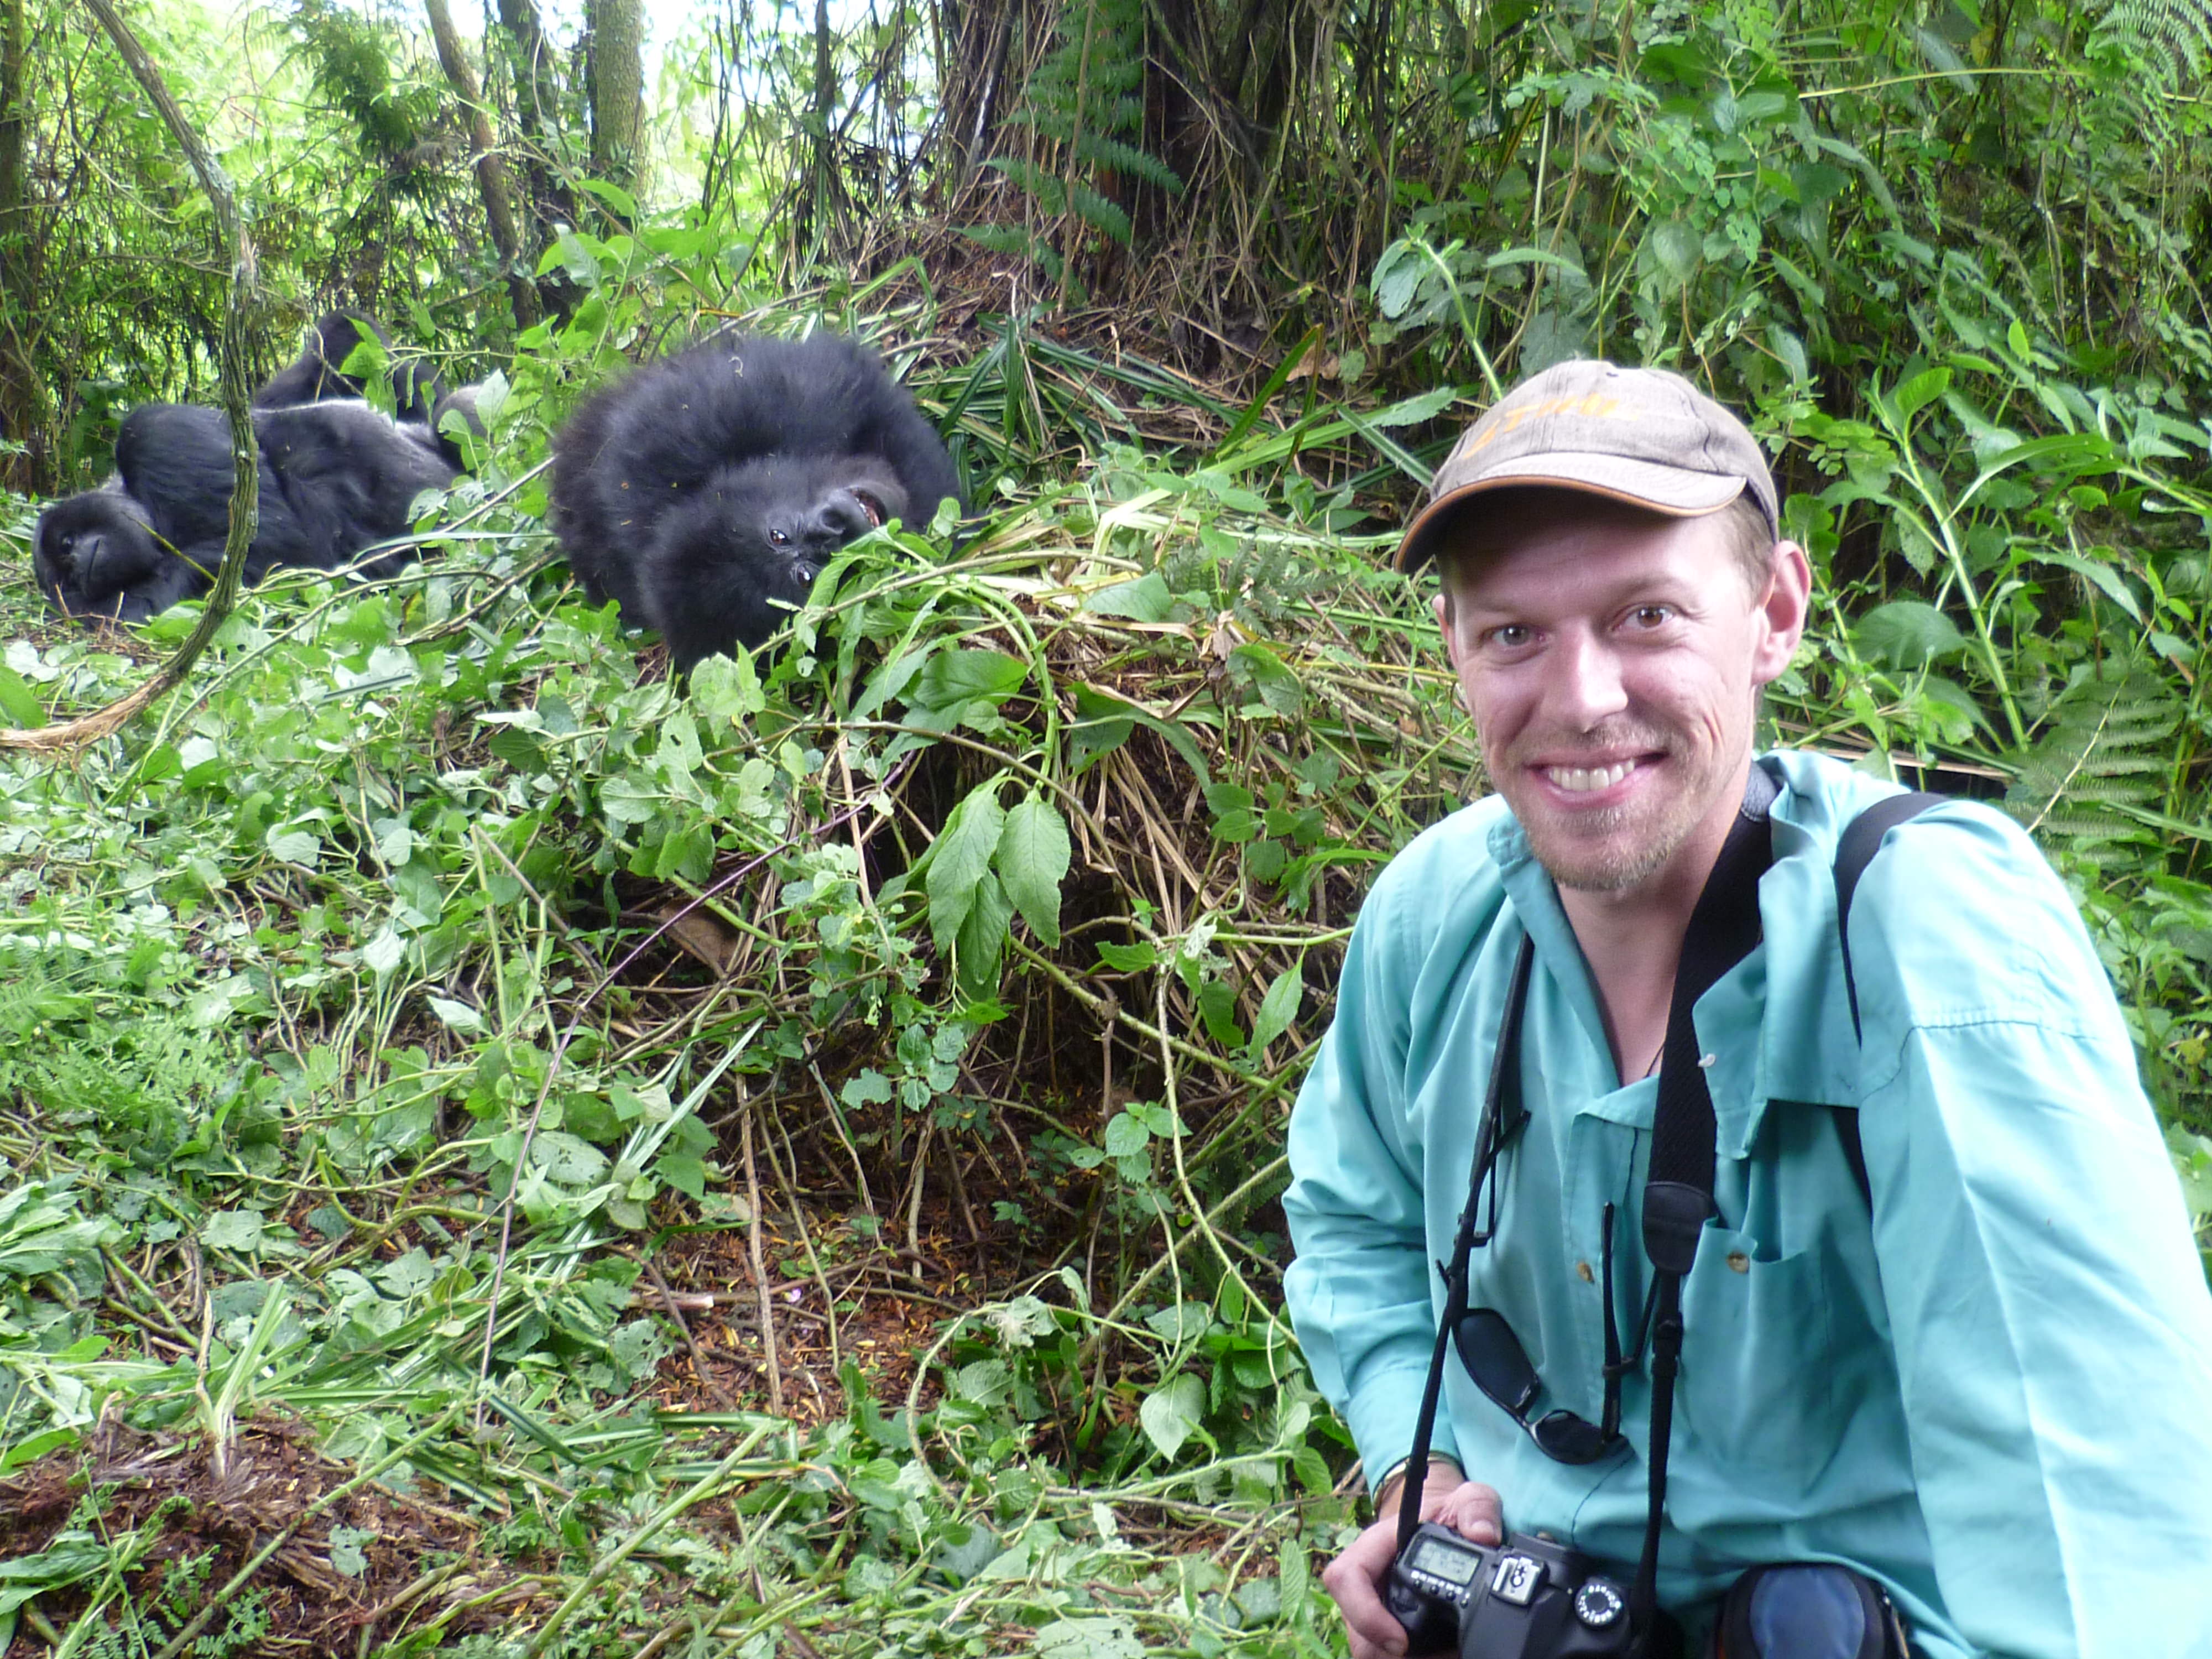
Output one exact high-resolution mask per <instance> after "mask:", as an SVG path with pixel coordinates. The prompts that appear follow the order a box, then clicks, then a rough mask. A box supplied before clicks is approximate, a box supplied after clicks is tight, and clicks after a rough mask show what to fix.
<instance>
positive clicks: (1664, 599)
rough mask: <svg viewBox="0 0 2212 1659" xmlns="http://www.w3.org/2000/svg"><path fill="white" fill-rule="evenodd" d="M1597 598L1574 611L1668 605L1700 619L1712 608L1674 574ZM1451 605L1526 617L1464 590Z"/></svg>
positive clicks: (1627, 583)
mask: <svg viewBox="0 0 2212 1659" xmlns="http://www.w3.org/2000/svg"><path fill="white" fill-rule="evenodd" d="M1596 595H1597V597H1596V598H1595V600H1593V601H1589V602H1587V603H1586V602H1583V601H1581V600H1577V601H1576V602H1575V603H1574V605H1573V608H1574V609H1575V610H1576V611H1584V610H1589V609H1595V610H1599V611H1619V610H1622V609H1624V608H1626V607H1628V606H1631V605H1672V606H1674V609H1676V610H1677V611H1684V612H1686V613H1689V614H1692V615H1698V616H1702V615H1703V614H1705V611H1707V610H1709V609H1710V608H1711V606H1710V605H1709V604H1707V603H1705V602H1704V601H1703V599H1702V598H1701V596H1700V595H1699V592H1698V590H1697V589H1696V587H1695V586H1693V585H1689V584H1686V583H1685V582H1683V581H1682V580H1681V579H1680V578H1679V577H1676V576H1673V575H1667V576H1658V577H1641V578H1637V579H1634V580H1626V579H1624V580H1620V581H1618V582H1615V583H1613V584H1612V585H1611V586H1604V587H1600V588H1598V589H1597V590H1596ZM1452 603H1453V607H1454V609H1455V611H1460V612H1462V613H1463V614H1465V615H1468V616H1470V617H1502V618H1504V619H1505V620H1508V621H1515V620H1518V619H1520V618H1521V617H1523V616H1525V615H1526V614H1527V613H1526V612H1525V611H1522V610H1520V609H1518V608H1516V607H1514V606H1510V605H1502V604H1499V603H1498V602H1496V601H1494V600H1492V601H1486V600H1485V599H1482V598H1481V597H1480V595H1478V594H1475V593H1473V592H1465V591H1462V592H1459V593H1457V594H1455V596H1454V598H1453V601H1452Z"/></svg>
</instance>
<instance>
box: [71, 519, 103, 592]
mask: <svg viewBox="0 0 2212 1659" xmlns="http://www.w3.org/2000/svg"><path fill="white" fill-rule="evenodd" d="M108 550H109V549H108V545H107V538H106V537H105V536H103V535H101V534H100V532H98V531H97V530H95V531H93V532H90V533H89V534H88V535H83V536H80V537H78V538H76V546H75V547H74V548H72V549H71V550H70V563H71V565H72V566H73V567H74V568H75V570H76V579H77V581H78V583H79V585H80V586H86V587H89V586H92V585H93V582H94V579H95V578H96V577H97V576H98V575H99V573H100V560H101V559H102V558H103V557H105V556H106V554H107V552H108Z"/></svg>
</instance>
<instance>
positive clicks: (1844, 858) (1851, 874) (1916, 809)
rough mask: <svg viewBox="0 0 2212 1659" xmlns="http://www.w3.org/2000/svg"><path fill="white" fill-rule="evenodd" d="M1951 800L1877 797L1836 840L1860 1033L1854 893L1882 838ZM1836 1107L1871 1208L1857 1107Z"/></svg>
mask: <svg viewBox="0 0 2212 1659" xmlns="http://www.w3.org/2000/svg"><path fill="white" fill-rule="evenodd" d="M1946 799H1948V797H1946V796H1943V795H1931V794H1929V793H1925V792H1924V791H1914V792H1913V793H1910V794H1904V795H1892V796H1891V797H1890V798H1889V799H1887V800H1878V801H1876V802H1875V804H1874V805H1871V806H1869V807H1868V808H1867V810H1866V811H1863V812H1862V813H1860V814H1859V815H1858V817H1855V818H1853V819H1852V820H1851V821H1850V823H1847V824H1845V825H1844V833H1843V835H1842V836H1840V837H1839V838H1838V840H1837V842H1836V938H1837V939H1838V941H1840V942H1841V944H1842V945H1843V947H1844V995H1845V996H1847V997H1849V998H1850V1004H1851V1035H1852V1036H1860V1035H1861V1033H1860V1030H1859V987H1858V982H1857V981H1856V980H1854V979H1853V978H1852V977H1851V895H1852V894H1853V893H1855V892H1857V890H1858V885H1859V878H1860V877H1861V876H1863V875H1864V874H1866V868H1867V866H1868V865H1869V864H1871V863H1873V862H1874V855H1875V854H1876V853H1879V852H1880V851H1881V838H1882V837H1883V836H1886V835H1887V834H1888V833H1889V832H1890V831H1891V830H1893V829H1895V828H1897V826H1898V825H1899V824H1900V823H1905V821H1906V820H1907V819H1909V818H1917V817H1919V816H1920V815H1921V814H1922V813H1923V812H1924V811H1927V810H1928V809H1929V807H1931V806H1941V805H1942V804H1943V802H1944V801H1945V800H1946ZM1832 1111H1834V1113H1835V1115H1836V1128H1837V1131H1838V1133H1840V1134H1841V1135H1842V1136H1843V1138H1844V1162H1846V1163H1847V1164H1850V1166H1851V1179H1852V1180H1853V1181H1856V1182H1858V1188H1859V1196H1860V1197H1861V1198H1862V1199H1863V1200H1865V1201H1866V1206H1867V1207H1868V1208H1869V1209H1872V1208H1873V1207H1874V1183H1873V1182H1870V1181H1869V1180H1868V1179H1867V1167H1866V1148H1865V1147H1864V1146H1862V1145H1861V1144H1860V1142H1859V1113H1858V1108H1857V1107H1856V1106H1837V1107H1833V1108H1832Z"/></svg>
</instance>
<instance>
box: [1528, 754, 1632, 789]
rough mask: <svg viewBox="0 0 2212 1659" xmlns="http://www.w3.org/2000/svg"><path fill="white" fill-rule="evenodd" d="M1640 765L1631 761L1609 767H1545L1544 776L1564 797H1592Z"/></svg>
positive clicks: (1616, 763)
mask: <svg viewBox="0 0 2212 1659" xmlns="http://www.w3.org/2000/svg"><path fill="white" fill-rule="evenodd" d="M1640 764H1641V763H1640V762H1638V761H1633V760H1625V761H1615V762H1613V764H1612V765H1610V766H1547V767H1546V768H1544V776H1545V778H1546V780H1547V781H1548V782H1549V783H1550V784H1551V786H1552V787H1553V788H1554V789H1557V790H1558V791H1559V793H1561V794H1565V795H1594V794H1595V793H1597V792H1598V791H1599V790H1601V789H1610V788H1612V787H1613V785H1615V784H1617V783H1619V782H1620V781H1621V780H1623V779H1624V778H1626V776H1627V775H1629V774H1630V773H1631V772H1633V771H1634V770H1635V769H1637V767H1638V765H1640Z"/></svg>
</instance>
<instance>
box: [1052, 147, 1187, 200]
mask: <svg viewBox="0 0 2212 1659" xmlns="http://www.w3.org/2000/svg"><path fill="white" fill-rule="evenodd" d="M1075 153H1076V155H1077V156H1078V157H1079V158H1080V159H1081V160H1083V161H1088V162H1090V163H1091V165H1092V166H1093V167H1107V168H1110V169H1111V170H1112V171H1114V172H1115V173H1134V174H1136V176H1137V177H1138V178H1139V179H1144V180H1145V181H1146V183H1147V184H1153V185H1158V186H1159V187H1160V188H1161V189H1162V190H1164V191H1167V193H1168V194H1169V195H1170V196H1180V195H1182V175H1180V174H1179V173H1176V170H1175V169H1174V168H1173V167H1170V166H1169V165H1168V164H1167V163H1166V162H1164V161H1161V160H1160V158H1159V157H1158V156H1157V155H1153V154H1152V152H1151V151H1149V150H1142V149H1138V148H1137V147H1136V146H1135V145H1134V144H1125V143H1122V142H1121V140H1120V139H1118V138H1109V137H1106V136H1105V135H1104V134H1103V133H1097V132H1086V133H1084V134H1083V135H1081V136H1080V137H1078V138H1077V139H1076V141H1075Z"/></svg>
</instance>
